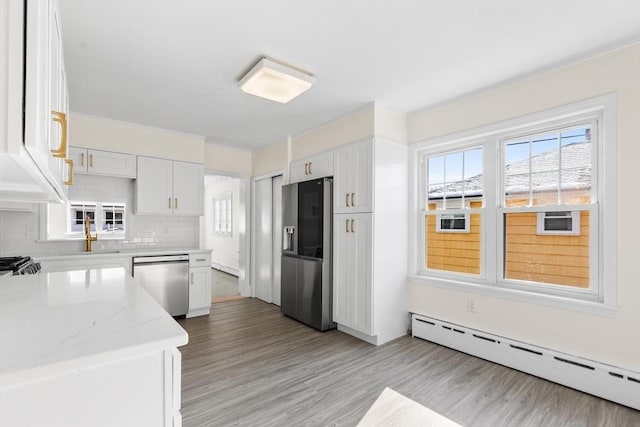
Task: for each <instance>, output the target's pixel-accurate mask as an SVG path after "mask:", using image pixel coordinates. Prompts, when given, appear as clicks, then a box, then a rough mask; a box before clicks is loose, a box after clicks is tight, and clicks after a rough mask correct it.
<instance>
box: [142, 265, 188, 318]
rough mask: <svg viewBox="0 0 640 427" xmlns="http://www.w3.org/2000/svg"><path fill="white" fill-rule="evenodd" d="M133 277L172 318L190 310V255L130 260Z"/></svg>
mask: <svg viewBox="0 0 640 427" xmlns="http://www.w3.org/2000/svg"><path fill="white" fill-rule="evenodd" d="M132 273H133V277H135V278H136V279H137V280H138V283H140V285H142V287H143V288H145V289H146V290H147V292H149V293H150V294H151V296H152V297H154V298H155V299H156V301H158V303H160V305H161V306H163V307H164V309H165V310H167V312H168V313H169V314H170V315H172V316H182V315H184V314H187V311H188V310H189V255H161V256H138V257H133V269H132Z"/></svg>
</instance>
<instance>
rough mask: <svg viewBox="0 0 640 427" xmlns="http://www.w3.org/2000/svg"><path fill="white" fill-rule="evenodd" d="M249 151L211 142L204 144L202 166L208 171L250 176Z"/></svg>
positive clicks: (250, 158) (250, 156)
mask: <svg viewBox="0 0 640 427" xmlns="http://www.w3.org/2000/svg"><path fill="white" fill-rule="evenodd" d="M251 162H252V154H251V151H248V150H241V149H238V148H231V147H225V146H223V145H217V144H214V143H211V142H208V141H207V142H206V143H205V144H204V168H205V170H207V171H210V172H216V173H229V174H231V175H234V176H251Z"/></svg>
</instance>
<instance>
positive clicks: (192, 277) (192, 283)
mask: <svg viewBox="0 0 640 427" xmlns="http://www.w3.org/2000/svg"><path fill="white" fill-rule="evenodd" d="M191 284H192V285H193V273H191Z"/></svg>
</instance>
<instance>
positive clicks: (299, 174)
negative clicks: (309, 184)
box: [289, 153, 333, 183]
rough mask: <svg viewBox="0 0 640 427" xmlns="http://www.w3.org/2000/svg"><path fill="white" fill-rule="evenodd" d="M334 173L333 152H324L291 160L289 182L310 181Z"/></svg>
mask: <svg viewBox="0 0 640 427" xmlns="http://www.w3.org/2000/svg"><path fill="white" fill-rule="evenodd" d="M332 175H333V153H324V154H319V155H317V156H312V157H307V158H304V159H299V160H295V161H293V162H291V165H290V167H289V182H291V183H293V182H301V181H309V180H311V179H316V178H322V177H325V176H332Z"/></svg>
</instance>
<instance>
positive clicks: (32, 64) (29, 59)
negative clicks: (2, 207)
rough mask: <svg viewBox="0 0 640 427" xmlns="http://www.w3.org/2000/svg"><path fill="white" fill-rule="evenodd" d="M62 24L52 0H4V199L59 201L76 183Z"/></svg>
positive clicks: (0, 60)
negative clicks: (69, 156)
mask: <svg viewBox="0 0 640 427" xmlns="http://www.w3.org/2000/svg"><path fill="white" fill-rule="evenodd" d="M25 5H27V6H28V7H26V8H25ZM59 24H60V22H59V19H58V13H57V7H56V3H55V2H53V1H44V0H43V1H27V2H22V1H8V2H0V32H1V35H0V39H1V40H2V43H0V75H1V76H2V79H1V81H0V123H1V124H2V126H0V129H1V131H0V201H26V202H30V201H54V202H60V201H63V200H66V197H67V187H68V185H71V184H72V182H73V178H72V167H73V165H72V162H71V161H70V160H69V159H67V134H68V132H67V113H68V105H69V101H68V96H67V85H66V75H65V71H64V61H63V52H62V39H61V31H60V25H59ZM25 25H26V28H25ZM25 64H26V68H25ZM23 105H24V115H23Z"/></svg>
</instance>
